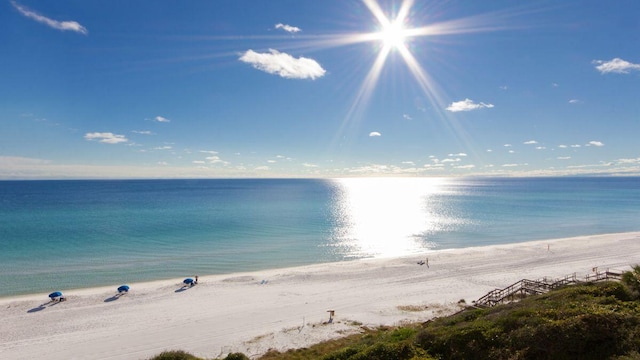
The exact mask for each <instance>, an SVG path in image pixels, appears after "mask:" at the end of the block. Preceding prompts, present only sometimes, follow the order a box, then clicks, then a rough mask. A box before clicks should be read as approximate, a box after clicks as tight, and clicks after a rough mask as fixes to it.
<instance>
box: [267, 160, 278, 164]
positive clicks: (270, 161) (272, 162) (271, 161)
mask: <svg viewBox="0 0 640 360" xmlns="http://www.w3.org/2000/svg"><path fill="white" fill-rule="evenodd" d="M267 162H268V163H269V164H275V163H277V161H275V160H267Z"/></svg>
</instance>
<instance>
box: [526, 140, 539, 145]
mask: <svg viewBox="0 0 640 360" xmlns="http://www.w3.org/2000/svg"><path fill="white" fill-rule="evenodd" d="M537 143H538V142H537V141H535V140H529V141H525V142H523V144H525V145H533V144H537Z"/></svg>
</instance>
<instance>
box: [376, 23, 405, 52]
mask: <svg viewBox="0 0 640 360" xmlns="http://www.w3.org/2000/svg"><path fill="white" fill-rule="evenodd" d="M378 35H379V36H380V40H381V41H382V44H383V45H384V46H385V47H388V48H389V49H398V48H401V47H404V44H405V40H406V37H407V36H406V31H405V29H404V26H403V24H402V22H401V21H397V20H396V21H394V22H391V23H388V24H386V25H385V26H384V27H383V28H382V31H380V33H379V34H378Z"/></svg>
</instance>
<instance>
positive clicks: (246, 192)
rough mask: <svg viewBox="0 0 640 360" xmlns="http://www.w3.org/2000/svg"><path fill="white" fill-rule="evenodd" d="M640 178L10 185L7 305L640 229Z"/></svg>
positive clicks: (2, 221) (0, 198) (4, 207)
mask: <svg viewBox="0 0 640 360" xmlns="http://www.w3.org/2000/svg"><path fill="white" fill-rule="evenodd" d="M638 220H640V178H637V177H625V178H526V179H511V178H508V179H447V178H441V179H429V178H398V179H396V178H384V179H379V178H375V179H336V180H313V179H293V180H288V179H234V180H126V181H115V180H109V181H2V182H0V249H1V253H2V260H3V261H2V262H1V264H0V270H1V272H0V296H7V295H17V294H25V293H37V292H47V293H48V292H50V291H51V290H57V289H63V290H64V289H71V288H79V287H91V286H99V285H119V284H121V283H126V282H138V281H148V280H157V279H164V278H176V277H184V276H192V275H195V274H200V275H205V274H220V273H231V272H239V271H253V270H259V269H266V268H276V267H288V266H295V265H305V264H311V263H319V262H331V261H342V260H349V259H356V258H364V257H382V256H397V255H405V254H411V253H415V252H421V251H425V250H428V249H445V248H460V247H469V246H478V245H488V244H503V243H515V242H522V241H528V240H538V239H549V238H561V237H572V236H579V235H588V234H603V233H614V232H626V231H640V221H638Z"/></svg>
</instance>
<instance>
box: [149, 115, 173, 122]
mask: <svg viewBox="0 0 640 360" xmlns="http://www.w3.org/2000/svg"><path fill="white" fill-rule="evenodd" d="M153 120H155V121H157V122H161V123H168V122H171V120H169V119H167V118H166V117H163V116H156V117H155V118H153Z"/></svg>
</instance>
